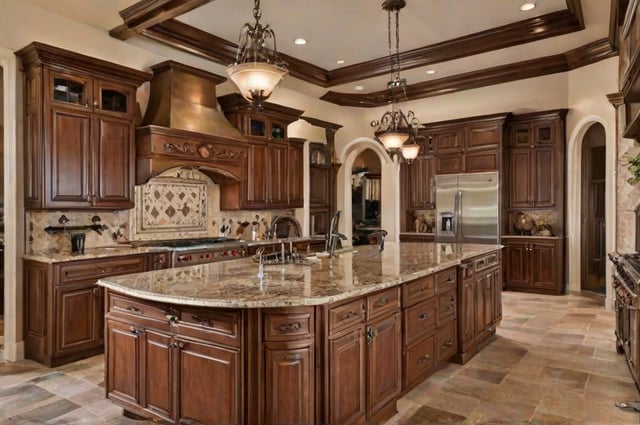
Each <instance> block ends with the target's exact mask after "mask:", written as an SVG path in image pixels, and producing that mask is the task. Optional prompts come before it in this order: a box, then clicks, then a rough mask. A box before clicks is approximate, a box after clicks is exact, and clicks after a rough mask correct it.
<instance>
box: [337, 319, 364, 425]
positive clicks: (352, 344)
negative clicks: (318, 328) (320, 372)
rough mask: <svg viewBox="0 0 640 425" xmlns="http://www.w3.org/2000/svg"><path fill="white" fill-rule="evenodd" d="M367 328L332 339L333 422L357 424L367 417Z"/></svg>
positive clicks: (358, 327) (360, 328)
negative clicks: (365, 390) (365, 333)
mask: <svg viewBox="0 0 640 425" xmlns="http://www.w3.org/2000/svg"><path fill="white" fill-rule="evenodd" d="M365 344H366V343H365V338H364V325H359V326H355V327H351V328H350V329H349V330H347V331H345V332H341V333H340V334H338V335H336V336H334V337H331V338H330V339H329V343H328V347H329V365H330V367H329V391H328V393H329V398H328V406H327V407H328V410H329V415H328V416H329V423H331V424H351V423H357V422H358V420H360V419H363V418H364V417H365V415H366V400H365V392H364V391H363V389H364V388H366V363H365V361H366V360H365V359H366V357H365V347H366V345H365Z"/></svg>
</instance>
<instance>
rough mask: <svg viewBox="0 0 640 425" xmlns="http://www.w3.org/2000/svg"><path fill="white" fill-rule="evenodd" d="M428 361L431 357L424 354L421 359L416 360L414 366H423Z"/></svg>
mask: <svg viewBox="0 0 640 425" xmlns="http://www.w3.org/2000/svg"><path fill="white" fill-rule="evenodd" d="M429 359H431V356H430V355H428V354H425V355H424V356H422V357H420V358H419V359H418V361H417V362H416V364H418V365H421V364H424V363H426V362H428V361H429Z"/></svg>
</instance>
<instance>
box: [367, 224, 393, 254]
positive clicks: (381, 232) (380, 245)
mask: <svg viewBox="0 0 640 425" xmlns="http://www.w3.org/2000/svg"><path fill="white" fill-rule="evenodd" d="M388 234H389V232H387V231H386V230H384V229H380V230H378V231H375V232H371V233H370V235H375V236H377V237H378V249H379V250H380V251H383V250H384V238H385V236H387V235H388Z"/></svg>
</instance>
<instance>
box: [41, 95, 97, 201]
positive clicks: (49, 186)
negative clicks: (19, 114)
mask: <svg viewBox="0 0 640 425" xmlns="http://www.w3.org/2000/svg"><path fill="white" fill-rule="evenodd" d="M45 126H46V129H45V132H46V133H47V134H48V135H49V139H48V143H47V147H46V154H45V164H44V166H45V175H44V184H45V192H46V196H47V199H45V204H46V205H47V206H48V207H78V208H83V207H89V206H90V205H91V192H90V190H91V171H90V163H91V114H90V113H88V112H83V111H76V110H73V109H67V108H65V109H62V108H51V109H50V110H49V111H48V114H47V118H46V122H45Z"/></svg>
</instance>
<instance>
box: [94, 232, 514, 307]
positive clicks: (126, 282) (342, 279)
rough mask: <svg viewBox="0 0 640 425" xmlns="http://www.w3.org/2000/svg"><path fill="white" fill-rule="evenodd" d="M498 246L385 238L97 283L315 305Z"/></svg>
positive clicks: (216, 302) (220, 301)
mask: <svg viewBox="0 0 640 425" xmlns="http://www.w3.org/2000/svg"><path fill="white" fill-rule="evenodd" d="M500 248H502V246H501V245H476V244H434V243H421V242H403V243H400V244H396V243H388V244H387V245H386V246H385V250H384V251H382V252H381V251H379V250H378V248H377V246H376V245H362V246H358V247H356V248H355V249H353V250H352V251H345V252H343V253H340V254H339V255H337V256H336V257H335V258H331V259H318V258H316V257H308V258H307V264H310V265H298V264H285V265H280V264H277V265H276V264H274V265H265V266H264V276H263V277H262V278H258V268H259V265H258V264H257V263H256V262H255V261H253V260H252V259H240V260H232V261H224V262H219V263H210V264H202V265H196V266H190V267H182V268H174V269H166V270H158V271H150V272H145V273H136V274H131V275H125V276H118V277H111V278H105V279H101V280H99V281H98V285H101V286H104V287H106V288H109V289H112V290H114V291H116V292H119V293H122V294H126V295H131V296H134V297H138V298H143V299H148V300H154V301H160V302H167V303H174V304H182V305H193V306H209V307H228V308H259V307H288V306H294V305H319V304H327V303H332V302H335V301H340V300H344V299H348V298H352V297H355V296H360V295H364V294H367V293H370V292H373V291H376V290H378V289H383V288H387V287H391V286H395V285H398V284H400V283H402V282H406V281H409V280H413V279H416V278H418V277H421V276H425V275H428V274H431V273H434V272H436V271H439V270H442V269H445V268H447V267H451V266H455V265H457V264H459V263H460V261H461V260H463V259H465V258H469V257H473V256H476V255H480V254H483V253H486V252H490V251H493V250H496V249H500Z"/></svg>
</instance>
